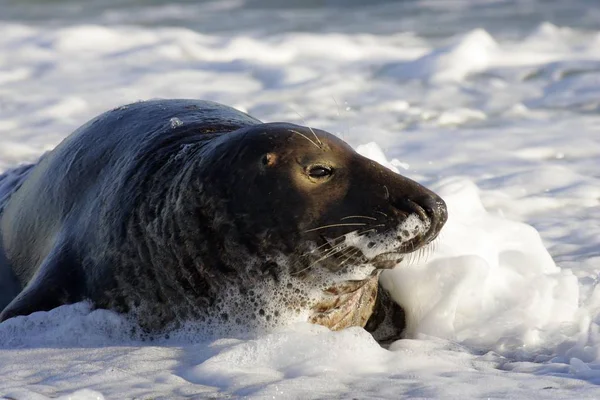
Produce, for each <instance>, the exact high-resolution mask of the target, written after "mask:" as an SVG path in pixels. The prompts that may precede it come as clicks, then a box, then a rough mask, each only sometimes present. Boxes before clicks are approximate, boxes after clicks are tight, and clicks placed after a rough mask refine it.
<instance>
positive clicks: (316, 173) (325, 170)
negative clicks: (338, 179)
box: [308, 165, 333, 179]
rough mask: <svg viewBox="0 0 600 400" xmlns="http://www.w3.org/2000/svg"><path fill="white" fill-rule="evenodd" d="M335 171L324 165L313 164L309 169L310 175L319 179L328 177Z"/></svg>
mask: <svg viewBox="0 0 600 400" xmlns="http://www.w3.org/2000/svg"><path fill="white" fill-rule="evenodd" d="M332 173H333V170H332V169H331V168H329V167H325V166H323V165H313V166H312V167H310V168H309V169H308V176H310V177H311V178H315V179H319V178H326V177H328V176H330V175H331V174H332Z"/></svg>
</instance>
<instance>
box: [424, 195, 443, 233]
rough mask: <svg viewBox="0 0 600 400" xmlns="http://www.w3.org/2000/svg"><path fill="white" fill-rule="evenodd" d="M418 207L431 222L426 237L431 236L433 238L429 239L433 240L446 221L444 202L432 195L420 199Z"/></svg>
mask: <svg viewBox="0 0 600 400" xmlns="http://www.w3.org/2000/svg"><path fill="white" fill-rule="evenodd" d="M419 205H420V206H421V207H423V209H424V210H425V213H426V214H427V216H428V217H429V220H430V221H431V228H430V229H429V233H428V235H427V236H429V234H433V237H432V238H431V239H433V238H435V236H437V234H438V233H439V231H440V229H442V226H444V224H445V223H446V221H447V220H448V208H447V207H446V202H445V201H444V200H442V198H441V197H439V196H437V195H435V194H434V195H432V196H427V197H426V198H424V199H422V200H421V201H420V202H419Z"/></svg>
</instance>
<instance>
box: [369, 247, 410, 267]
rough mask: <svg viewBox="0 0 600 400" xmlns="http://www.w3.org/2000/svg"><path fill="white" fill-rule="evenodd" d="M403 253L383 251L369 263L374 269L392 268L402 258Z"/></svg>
mask: <svg viewBox="0 0 600 400" xmlns="http://www.w3.org/2000/svg"><path fill="white" fill-rule="evenodd" d="M405 255H406V254H404V253H399V252H395V251H394V252H389V253H383V254H379V255H378V256H376V257H375V258H373V259H372V260H370V261H369V264H371V265H373V266H374V267H375V268H376V269H392V268H394V267H396V266H397V265H398V264H400V263H401V262H402V260H404V256H405Z"/></svg>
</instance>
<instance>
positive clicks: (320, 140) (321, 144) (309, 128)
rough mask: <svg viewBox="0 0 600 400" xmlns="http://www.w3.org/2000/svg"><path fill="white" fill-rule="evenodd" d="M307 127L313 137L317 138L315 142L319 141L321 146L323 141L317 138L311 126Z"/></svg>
mask: <svg viewBox="0 0 600 400" xmlns="http://www.w3.org/2000/svg"><path fill="white" fill-rule="evenodd" d="M308 129H309V130H310V131H311V132H312V134H313V136H314V137H315V139H317V143H319V145H321V146H323V142H321V139H319V137H318V136H317V134H316V133H315V131H314V130H313V128H311V127H310V126H309V127H308Z"/></svg>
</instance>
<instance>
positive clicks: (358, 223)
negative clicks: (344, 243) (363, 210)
mask: <svg viewBox="0 0 600 400" xmlns="http://www.w3.org/2000/svg"><path fill="white" fill-rule="evenodd" d="M365 225H367V224H363V223H360V222H352V223H347V224H331V225H323V226H319V227H317V228H312V229H309V230H307V231H304V233H308V232H314V231H318V230H320V229H327V228H336V227H340V226H365Z"/></svg>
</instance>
